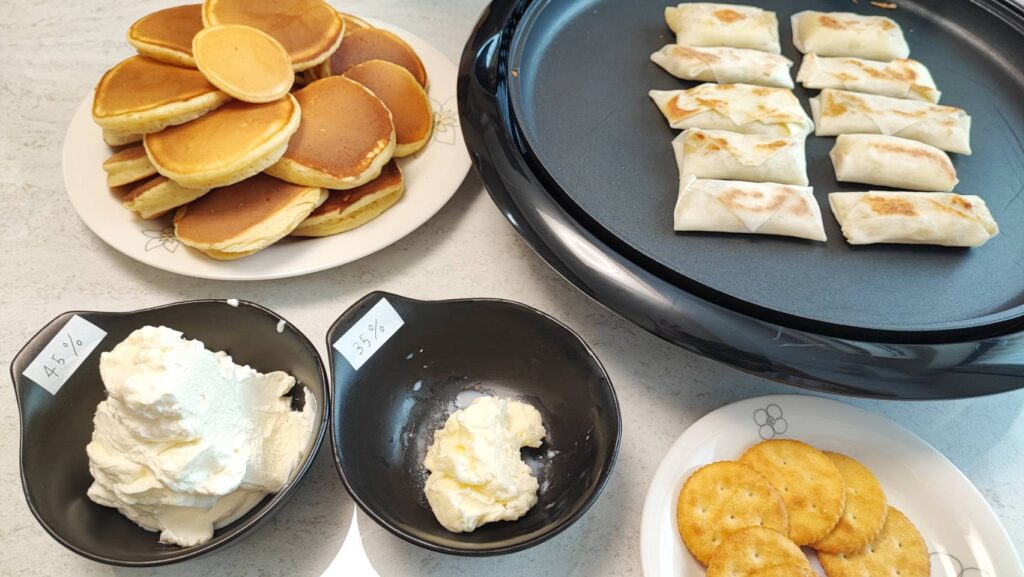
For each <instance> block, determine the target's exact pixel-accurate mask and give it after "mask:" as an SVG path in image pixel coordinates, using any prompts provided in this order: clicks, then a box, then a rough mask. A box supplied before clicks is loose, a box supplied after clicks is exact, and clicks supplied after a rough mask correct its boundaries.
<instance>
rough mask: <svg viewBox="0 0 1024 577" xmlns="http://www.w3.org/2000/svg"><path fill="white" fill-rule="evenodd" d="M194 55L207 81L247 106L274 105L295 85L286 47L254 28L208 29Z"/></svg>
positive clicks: (198, 37) (196, 43)
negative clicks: (251, 104) (264, 103)
mask: <svg viewBox="0 0 1024 577" xmlns="http://www.w3.org/2000/svg"><path fill="white" fill-rule="evenodd" d="M192 52H193V53H194V54H195V61H196V66H197V67H198V68H199V71H200V72H202V73H203V75H204V76H206V78H207V80H209V81H210V82H211V83H212V84H213V85H214V86H216V87H217V88H220V89H221V90H223V91H224V92H226V93H228V95H230V96H231V97H233V98H237V99H238V100H242V101H244V102H257V103H259V102H272V101H274V100H277V99H278V98H281V97H282V96H284V95H285V94H287V93H288V91H289V90H290V89H291V87H292V84H293V83H294V82H295V72H294V71H293V70H292V63H291V59H290V58H289V56H288V52H286V51H285V49H284V46H281V43H280V42H278V41H277V40H274V37H273V36H271V35H269V34H267V33H266V32H263V31H262V30H258V29H256V28H253V27H252V26H243V25H241V24H223V25H220V26H211V27H209V28H204V29H203V30H202V31H201V32H200V33H199V34H196V37H195V39H194V40H193V41H192Z"/></svg>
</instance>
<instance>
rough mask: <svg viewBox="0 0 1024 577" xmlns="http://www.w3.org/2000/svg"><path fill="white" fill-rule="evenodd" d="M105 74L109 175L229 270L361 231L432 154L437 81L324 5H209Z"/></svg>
mask: <svg viewBox="0 0 1024 577" xmlns="http://www.w3.org/2000/svg"><path fill="white" fill-rule="evenodd" d="M128 41H129V42H130V43H131V44H132V46H134V47H135V48H136V49H137V50H138V52H139V54H138V55H137V56H132V57H131V58H128V59H127V60H124V61H123V62H120V63H118V64H117V65H116V66H114V67H113V68H111V69H110V70H108V71H107V73H106V74H104V75H103V78H102V79H101V80H100V82H99V84H98V85H97V87H96V95H95V99H94V101H93V109H92V113H93V120H94V121H95V122H96V123H97V124H98V125H100V127H102V128H103V139H104V141H106V143H107V144H109V145H110V146H112V147H125V148H123V149H121V150H119V151H116V152H115V153H114V154H113V155H112V156H111V157H110V158H109V159H108V160H107V161H106V162H104V163H103V169H104V170H105V171H106V172H107V184H108V185H109V186H111V187H125V188H124V189H125V190H126V191H127V193H126V194H125V196H124V197H123V199H122V205H123V206H124V207H125V208H126V209H128V210H131V211H133V212H135V213H137V214H138V215H139V216H140V217H141V218H145V219H150V218H158V217H160V216H163V215H165V214H168V213H170V212H171V211H174V229H175V234H176V235H177V237H178V239H179V240H180V241H181V242H182V243H183V244H185V245H188V246H191V247H193V248H195V249H197V250H199V251H202V252H203V253H205V254H207V255H209V256H211V257H213V258H216V259H236V258H241V257H244V256H248V255H250V254H253V253H255V252H258V251H260V250H262V249H264V248H266V247H268V246H270V245H271V244H273V243H275V242H277V241H278V240H280V239H281V238H284V237H285V236H288V235H293V236H327V235H332V234H337V233H340V232H343V231H346V230H351V229H353V228H355V227H357V226H360V225H362V224H364V223H366V222H368V221H370V220H372V219H373V218H376V217H377V216H379V215H380V214H381V213H383V212H384V211H385V210H387V209H388V208H390V207H391V206H393V205H394V204H395V203H396V202H398V200H399V199H400V198H401V197H402V194H403V191H404V189H405V185H404V180H403V176H402V170H401V168H400V166H399V164H398V163H397V162H396V160H395V159H397V158H400V157H405V156H409V155H411V154H414V153H416V152H418V151H419V150H420V149H422V148H423V147H424V146H426V144H427V142H428V141H429V140H430V136H431V134H432V131H433V113H432V110H431V106H430V100H429V98H428V97H427V93H426V87H427V74H426V70H425V69H424V67H423V63H422V62H421V61H420V59H419V57H418V56H417V55H416V53H415V52H414V51H413V50H412V48H410V47H409V45H408V44H406V43H405V42H404V41H402V39H401V38H399V37H398V36H396V35H394V34H392V33H390V32H387V31H384V30H379V29H376V28H374V27H373V26H371V25H370V24H368V23H367V22H365V21H363V20H360V19H359V18H356V17H355V16H351V15H349V14H342V13H339V12H336V11H335V10H334V9H333V8H331V7H330V6H328V5H327V4H326V3H325V2H323V0H279V1H276V2H273V3H262V2H251V1H250V0H206V1H205V2H204V3H203V4H202V5H199V4H194V5H186V6H178V7H175V8H168V9H166V10H160V11H158V12H154V13H153V14H150V15H148V16H145V17H143V18H142V19H140V20H138V21H137V22H135V23H134V24H133V25H132V26H131V28H130V29H129V30H128Z"/></svg>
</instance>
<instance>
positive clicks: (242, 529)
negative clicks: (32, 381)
mask: <svg viewBox="0 0 1024 577" xmlns="http://www.w3.org/2000/svg"><path fill="white" fill-rule="evenodd" d="M207 303H219V304H225V305H228V306H231V307H234V308H239V307H242V306H246V307H251V308H253V309H256V310H257V311H258V312H260V313H263V314H266V315H268V316H271V317H273V318H275V319H277V320H278V321H284V322H285V323H287V325H288V326H290V327H292V329H294V330H295V333H296V334H297V335H298V336H299V337H300V338H301V342H302V343H303V344H304V345H305V346H306V347H307V348H309V350H310V351H311V352H312V353H313V358H314V359H316V366H317V369H319V373H320V378H321V379H322V381H321V386H322V387H323V394H324V410H323V417H322V418H321V419H320V421H319V422H318V423H317V432H316V435H315V436H316V442H315V443H314V445H313V447H312V449H311V450H310V452H309V455H307V456H306V459H305V461H304V462H303V464H302V466H301V467H300V468H299V470H298V471H297V472H296V473H295V477H294V478H292V480H291V481H289V482H288V484H287V485H285V487H284V488H283V489H281V490H280V491H278V492H277V493H275V494H274V495H273V496H272V497H273V498H272V500H271V502H270V504H269V506H268V507H267V509H266V510H265V511H263V512H261V513H257V514H255V515H250V514H249V513H246V515H244V516H242V518H241V519H239V520H238V521H236V522H241V523H242V524H241V525H239V526H238V527H236V528H235V529H234V531H233V532H232V534H231V535H230V536H228V537H227V538H226V539H225V540H223V541H216V542H214V541H213V540H211V541H208V542H206V543H202V544H200V545H196V546H193V547H183V548H181V549H180V550H179V551H176V552H174V553H173V554H172V555H170V556H167V557H163V558H160V559H153V560H146V561H126V560H123V559H115V558H112V557H106V556H103V555H97V554H95V553H92V552H90V551H87V550H85V549H82V548H81V547H77V546H75V545H73V544H72V543H70V542H68V541H67V540H65V539H64V538H63V536H62V535H61V534H60V533H59V532H57V531H56V530H54V529H53V528H52V527H50V525H49V524H47V523H46V521H45V520H43V518H42V517H41V516H40V514H39V511H38V510H37V509H36V505H35V503H34V502H33V501H32V499H31V498H30V497H29V494H28V482H27V480H26V479H25V467H24V451H25V434H24V433H25V430H24V428H25V418H24V415H22V414H21V402H20V401H18V402H17V405H18V432H19V434H20V436H19V439H18V470H19V471H18V472H19V475H18V476H19V477H20V478H21V491H22V494H23V496H24V497H25V502H26V503H27V504H28V508H29V510H30V511H32V516H33V517H35V518H36V521H37V522H38V523H39V525H40V526H42V528H43V529H44V530H45V531H46V532H47V533H48V534H49V535H50V536H51V537H53V539H54V540H55V541H57V542H58V543H60V544H61V545H63V546H64V547H65V548H67V549H68V550H70V551H72V552H73V553H76V554H78V555H80V556H82V557H85V558H86V559H90V560H92V561H96V562H99V563H103V564H104V565H113V566H118V567H159V566H162V565H171V564H174V563H179V562H181V561H186V560H188V559H196V558H198V557H202V556H204V555H206V554H208V553H212V552H213V551H216V550H218V549H221V548H223V547H225V546H227V545H230V544H233V543H236V542H237V541H238V539H240V538H241V537H243V536H245V535H248V534H249V533H250V532H251V531H252V530H253V529H255V528H257V527H259V526H260V525H262V524H263V523H264V522H265V521H267V520H268V519H269V518H270V517H271V516H273V515H274V514H276V513H277V512H278V511H279V510H280V508H281V506H282V505H284V504H285V503H287V502H288V500H289V499H290V498H291V496H292V494H293V493H294V492H295V490H296V489H297V488H298V487H299V485H300V484H301V482H302V480H303V479H304V478H305V477H306V474H307V473H308V472H309V469H310V468H311V467H312V465H313V461H314V460H316V456H317V453H319V452H320V447H321V446H322V445H323V441H324V436H325V435H326V434H327V429H328V427H329V426H330V419H331V410H332V409H333V405H334V403H333V399H332V398H331V387H330V381H329V380H328V377H327V370H326V368H325V367H324V362H323V359H322V358H321V357H320V353H319V352H318V351H317V350H316V347H315V346H314V345H313V343H312V341H310V340H309V337H307V336H306V334H305V333H303V332H302V331H301V330H299V328H298V327H297V326H296V325H295V324H293V323H292V322H291V321H289V320H288V319H286V318H284V317H282V316H281V315H279V314H277V313H275V312H274V311H272V310H270V309H268V308H266V307H264V306H262V305H260V304H257V303H254V302H251V301H247V300H243V299H193V300H183V301H175V302H172V303H167V304H163V305H158V306H154V307H147V308H142V309H135V310H130V311H92V310H73V311H66V312H63V313H61V314H59V315H57V316H55V317H53V319H51V320H50V321H49V322H47V323H46V324H44V325H43V326H42V328H40V329H39V330H38V331H36V332H35V334H33V335H32V336H31V337H30V338H29V339H28V340H27V341H26V342H25V344H24V345H22V347H21V349H19V350H18V353H17V354H16V355H14V358H13V359H12V361H11V365H10V374H11V382H12V384H13V385H14V391H15V396H16V397H17V399H16V400H18V399H20V394H19V389H20V388H21V385H20V383H21V382H22V379H21V377H19V376H17V375H16V374H15V365H16V364H17V360H18V359H19V358H21V356H22V354H24V352H25V350H26V349H28V348H29V346H31V345H32V344H33V343H35V341H36V340H37V339H38V338H39V335H40V334H42V333H43V332H44V331H45V330H46V329H48V328H49V327H50V326H52V325H53V324H54V323H56V322H58V321H59V320H61V319H63V318H65V317H67V318H70V317H71V316H74V315H77V314H101V315H110V316H128V315H135V314H140V313H147V312H152V311H157V310H161V309H167V308H174V307H179V306H189V305H193V304H207ZM140 530H141V529H140Z"/></svg>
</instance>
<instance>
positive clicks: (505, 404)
mask: <svg viewBox="0 0 1024 577" xmlns="http://www.w3.org/2000/svg"><path fill="white" fill-rule="evenodd" d="M546 435H547V433H546V432H545V430H544V425H543V423H542V422H541V417H540V412H539V411H537V409H536V408H535V407H533V406H532V405H529V404H526V403H522V402H519V401H511V400H506V399H500V398H497V397H478V398H476V399H474V400H473V402H472V403H471V404H470V405H469V406H468V407H466V408H465V409H461V410H458V411H455V412H454V413H452V414H451V415H449V416H448V420H447V421H446V422H445V424H444V427H443V428H442V429H439V430H438V431H435V432H434V442H433V444H432V445H431V446H430V448H429V449H428V450H427V456H426V458H425V459H424V460H423V466H424V467H426V468H427V469H428V470H429V471H430V476H429V477H428V478H427V482H426V485H425V486H424V488H423V490H424V492H425V493H426V496H427V502H428V503H430V508H431V510H433V512H434V516H435V517H437V520H438V522H440V523H441V525H442V526H444V528H445V529H448V530H449V531H452V532H456V533H463V532H469V531H473V530H474V529H476V528H477V527H479V526H480V525H483V524H484V523H490V522H492V521H515V520H516V519H518V518H520V517H522V516H523V515H525V514H526V513H527V511H529V510H530V508H531V507H533V506H534V505H536V504H537V489H538V483H537V478H536V477H534V476H533V475H531V473H530V467H529V465H527V464H526V463H524V462H523V459H522V457H521V456H520V454H519V449H520V448H522V447H539V446H540V445H541V440H542V439H543V438H544V437H545V436H546Z"/></svg>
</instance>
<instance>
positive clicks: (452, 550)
mask: <svg viewBox="0 0 1024 577" xmlns="http://www.w3.org/2000/svg"><path fill="white" fill-rule="evenodd" d="M375 298H388V299H395V300H398V301H410V302H413V303H419V304H424V305H428V306H429V305H443V304H453V303H469V304H500V305H507V306H511V307H512V308H514V309H517V310H519V311H521V312H524V313H528V314H532V315H536V316H538V317H540V318H541V319H544V320H547V321H549V322H552V323H554V324H555V325H556V326H558V327H561V328H562V329H564V330H565V331H566V332H567V333H568V335H569V336H571V337H573V338H575V339H576V340H577V341H578V342H579V343H580V344H581V345H583V350H584V351H586V353H587V355H589V356H590V358H591V360H592V361H593V362H594V363H596V365H597V368H598V369H599V370H600V372H601V375H602V376H604V381H605V383H606V385H607V388H608V392H609V393H610V394H611V400H612V403H611V404H612V408H613V409H614V410H615V440H614V443H613V445H612V454H611V458H610V459H609V460H608V462H607V463H606V464H605V466H604V468H603V470H602V471H601V476H600V478H599V479H598V480H597V486H596V488H595V489H594V492H593V493H592V494H591V495H590V497H589V498H588V499H587V500H586V502H585V503H583V506H582V507H580V508H579V510H577V511H576V512H575V513H573V514H572V515H570V516H569V517H568V518H566V519H565V520H564V521H563V522H562V523H560V524H558V525H551V526H549V527H547V528H546V530H545V531H544V532H543V533H541V534H540V535H537V536H536V537H533V538H531V539H527V540H525V541H523V542H521V543H516V544H513V545H506V546H502V547H490V548H477V549H461V548H459V547H450V546H447V545H439V544H437V543H435V542H433V541H430V540H427V539H421V538H419V537H416V536H414V535H411V534H409V533H406V532H405V531H403V530H402V529H400V528H399V527H396V526H394V525H392V524H391V523H389V522H387V521H386V520H385V519H384V518H383V517H381V516H380V515H378V514H377V512H376V511H375V510H374V509H373V507H371V506H370V504H369V503H367V502H366V501H365V500H364V499H363V498H362V496H360V495H359V494H357V493H356V491H354V490H353V489H352V485H351V484H350V483H349V480H348V476H347V475H346V474H345V468H344V465H342V461H341V455H340V453H339V451H338V430H337V427H333V426H332V427H331V452H332V453H333V455H334V467H335V469H337V471H338V474H339V475H340V476H341V482H342V483H343V484H344V485H345V490H346V491H348V494H349V495H350V496H351V497H352V500H353V501H355V502H356V504H357V505H359V508H360V509H362V511H363V513H366V515H367V516H369V517H370V518H371V519H373V520H374V521H376V522H377V524H378V525H380V526H382V527H384V528H385V529H387V530H388V531H389V532H391V534H393V535H395V536H396V537H399V538H400V539H402V540H404V541H407V542H409V543H412V544H413V545H418V546H420V547H423V548H424V549H428V550H430V551H436V552H438V553H444V554H447V555H458V556H463V557H491V556H495V555H505V554H508V553H515V552H517V551H523V550H525V549H529V548H530V547H533V546H535V545H539V544H541V543H543V542H545V541H547V540H549V539H551V538H553V537H555V536H556V535H558V534H559V533H561V532H562V531H565V530H566V529H568V528H569V527H570V526H571V525H573V524H574V523H576V522H577V521H579V520H580V518H582V517H583V515H584V514H586V512H587V511H589V510H590V508H591V507H592V506H593V505H594V503H596V502H597V500H598V498H599V497H600V496H601V493H603V492H604V489H605V487H606V486H607V485H608V481H609V479H610V478H611V474H612V471H613V470H614V469H615V464H616V462H617V461H618V456H619V448H620V447H621V445H622V412H621V410H620V408H619V397H618V395H617V394H616V392H615V386H614V385H613V384H612V380H611V377H610V376H608V371H607V370H606V369H605V367H604V364H603V363H602V362H601V359H600V358H598V356H597V354H595V353H594V350H593V349H592V348H590V345H589V344H587V341H585V340H584V339H583V337H581V336H580V335H579V333H577V332H576V331H575V330H573V329H572V328H571V327H569V326H568V325H566V324H565V323H563V322H562V321H560V320H558V319H557V318H555V317H553V316H551V315H549V314H548V313H545V312H544V311H542V310H540V309H537V308H534V307H532V306H530V305H528V304H525V303H521V302H517V301H513V300H509V299H501V298H485V297H475V298H453V299H440V300H423V299H414V298H409V297H404V296H401V295H397V294H394V293H390V292H386V291H374V292H371V293H369V294H367V295H366V296H364V297H363V298H361V299H359V300H358V301H356V302H354V303H353V304H352V306H350V307H349V308H347V309H345V312H343V313H341V315H340V316H339V317H338V318H337V319H336V320H335V321H334V323H332V324H331V328H330V329H328V331H327V350H328V351H332V349H331V347H332V343H331V341H332V340H334V339H333V337H334V335H335V334H336V333H337V331H338V325H339V324H341V322H342V320H343V319H344V318H345V317H346V316H347V315H348V314H349V312H350V311H351V310H353V309H355V308H356V307H358V306H359V305H361V304H363V303H365V302H366V301H368V300H371V299H375ZM334 357H335V355H334V353H333V352H331V353H330V365H331V386H332V387H336V386H337V385H336V384H335V382H334ZM338 398H339V397H338V396H337V395H336V396H335V397H334V402H339V401H338V400H337V399H338ZM332 413H333V411H332ZM338 414H340V412H339V413H338ZM332 425H333V423H332Z"/></svg>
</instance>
